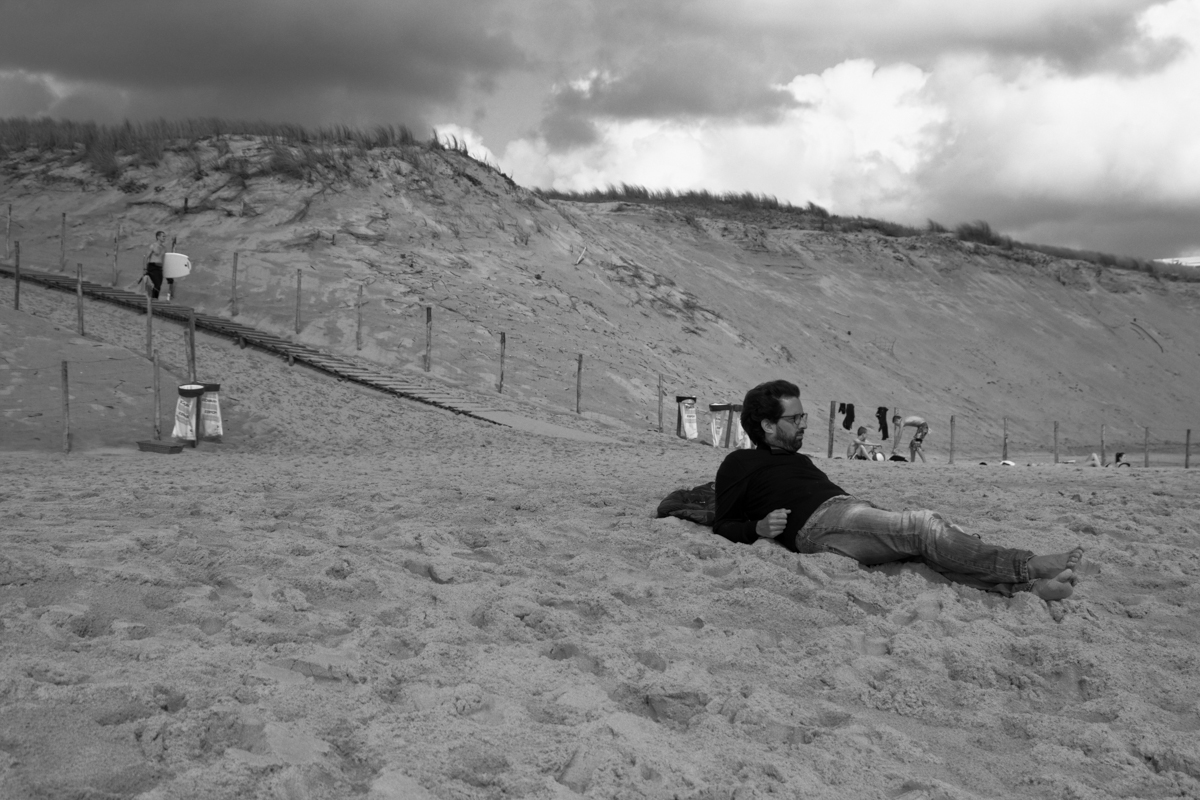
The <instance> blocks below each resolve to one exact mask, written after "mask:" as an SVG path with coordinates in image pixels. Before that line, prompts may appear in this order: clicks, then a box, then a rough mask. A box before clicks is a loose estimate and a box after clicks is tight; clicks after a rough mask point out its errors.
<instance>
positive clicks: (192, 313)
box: [187, 308, 196, 383]
mask: <svg viewBox="0 0 1200 800" xmlns="http://www.w3.org/2000/svg"><path fill="white" fill-rule="evenodd" d="M187 340H188V341H187V345H188V352H187V355H188V375H189V376H190V377H191V379H192V383H195V382H196V309H194V308H193V309H190V310H189V311H188V327H187Z"/></svg>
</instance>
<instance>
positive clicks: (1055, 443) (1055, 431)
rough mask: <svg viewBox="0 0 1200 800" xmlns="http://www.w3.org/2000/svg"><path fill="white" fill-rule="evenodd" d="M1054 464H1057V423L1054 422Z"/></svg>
mask: <svg viewBox="0 0 1200 800" xmlns="http://www.w3.org/2000/svg"><path fill="white" fill-rule="evenodd" d="M1054 463H1055V464H1057V463H1058V421H1057V420H1055V422H1054Z"/></svg>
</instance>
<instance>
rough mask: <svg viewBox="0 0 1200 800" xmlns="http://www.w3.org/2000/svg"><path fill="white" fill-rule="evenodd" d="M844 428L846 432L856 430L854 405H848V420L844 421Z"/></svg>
mask: <svg viewBox="0 0 1200 800" xmlns="http://www.w3.org/2000/svg"><path fill="white" fill-rule="evenodd" d="M842 427H843V428H845V429H846V430H853V428H854V403H846V418H845V419H844V420H842Z"/></svg>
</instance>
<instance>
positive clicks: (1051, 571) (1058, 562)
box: [1029, 547, 1083, 580]
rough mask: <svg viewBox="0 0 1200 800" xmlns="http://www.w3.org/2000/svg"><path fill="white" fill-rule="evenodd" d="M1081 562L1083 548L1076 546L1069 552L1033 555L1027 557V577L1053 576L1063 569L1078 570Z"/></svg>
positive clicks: (1034, 578)
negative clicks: (1029, 557)
mask: <svg viewBox="0 0 1200 800" xmlns="http://www.w3.org/2000/svg"><path fill="white" fill-rule="evenodd" d="M1082 564H1083V548H1082V547H1076V548H1075V549H1074V550H1072V551H1071V552H1069V553H1054V554H1052V555H1048V556H1034V557H1033V558H1031V559H1029V577H1030V579H1031V580H1037V579H1038V578H1055V577H1057V576H1058V574H1059V573H1060V572H1062V571H1063V570H1071V571H1072V572H1073V571H1075V570H1078V569H1079V567H1080V566H1081V565H1082Z"/></svg>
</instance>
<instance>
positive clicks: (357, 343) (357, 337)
mask: <svg viewBox="0 0 1200 800" xmlns="http://www.w3.org/2000/svg"><path fill="white" fill-rule="evenodd" d="M362 296H363V285H362V284H361V283H360V284H359V285H358V302H357V303H355V304H354V308H355V311H356V312H357V314H356V316H357V318H358V323H357V324H356V325H355V326H354V349H355V350H362V307H363V299H362ZM501 335H503V334H501Z"/></svg>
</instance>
